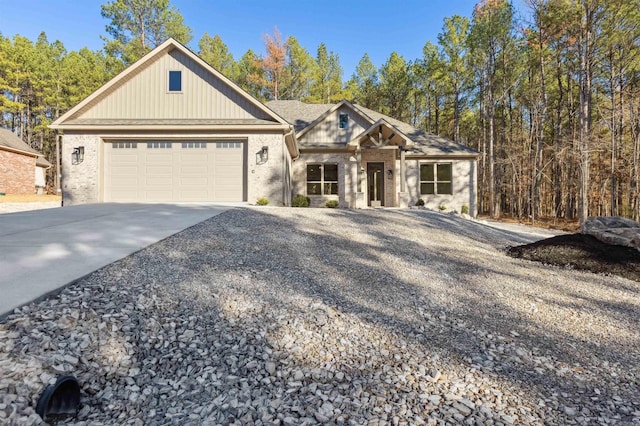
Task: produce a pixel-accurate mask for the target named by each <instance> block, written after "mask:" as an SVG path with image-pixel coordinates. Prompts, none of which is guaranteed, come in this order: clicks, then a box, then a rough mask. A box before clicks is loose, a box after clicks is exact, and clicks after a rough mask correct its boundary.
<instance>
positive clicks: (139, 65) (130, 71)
mask: <svg viewBox="0 0 640 426" xmlns="http://www.w3.org/2000/svg"><path fill="white" fill-rule="evenodd" d="M173 50H178V51H180V52H181V53H182V54H184V55H186V56H187V57H188V58H190V59H191V60H193V61H194V62H195V63H196V64H198V65H199V66H201V67H202V68H204V70H205V71H206V72H208V73H209V74H211V75H213V77H215V78H216V79H218V80H220V81H221V82H222V83H224V84H225V85H226V86H227V87H229V88H230V89H231V90H232V91H234V92H236V93H237V94H239V95H240V96H241V97H242V98H244V99H246V100H247V101H248V102H249V104H251V105H253V106H254V107H255V108H257V109H258V110H259V111H261V112H262V113H264V114H265V116H266V117H268V119H266V120H264V119H259V120H255V121H256V122H255V123H254V122H253V121H251V122H250V123H241V124H239V123H226V122H221V123H213V124H212V123H206V122H204V121H203V122H202V124H203V125H213V126H215V125H252V124H258V125H264V124H265V123H267V124H269V125H271V126H275V127H279V128H285V129H288V128H289V124H288V123H287V122H286V121H285V120H284V119H283V118H282V117H280V116H278V115H277V114H275V113H274V112H273V111H272V110H270V109H269V108H267V107H266V106H265V105H264V104H263V103H262V102H260V101H258V100H257V99H255V98H254V97H253V96H251V95H250V94H248V93H247V92H245V91H244V90H243V89H242V88H240V87H239V86H238V85H237V84H235V83H234V82H233V81H231V80H230V79H228V78H227V77H225V76H224V75H223V74H222V73H220V72H219V71H217V70H216V69H215V68H213V67H212V66H211V65H209V64H208V63H206V62H205V61H204V60H203V59H201V58H200V57H199V56H198V55H196V54H195V53H194V52H192V51H191V50H189V49H188V48H187V47H185V46H184V45H182V44H181V43H179V42H178V41H176V40H174V39H173V38H169V39H168V40H166V41H165V42H164V43H162V44H161V45H159V46H158V47H156V48H155V49H153V50H152V51H151V52H149V53H147V54H146V55H145V56H143V57H142V58H141V59H139V60H138V61H137V62H135V63H134V64H133V65H131V66H129V67H128V68H126V69H125V70H124V71H122V72H121V73H120V74H118V75H117V76H115V77H114V78H112V79H111V80H110V81H109V82H107V83H106V84H105V85H103V86H102V87H100V88H99V89H98V90H96V91H95V92H93V93H92V94H91V95H89V96H88V97H87V98H85V99H84V100H83V101H82V102H80V103H79V104H78V105H76V106H75V107H73V108H72V109H70V110H69V111H67V112H66V113H65V114H63V115H62V116H61V117H59V118H58V119H57V120H55V121H54V122H53V123H52V124H51V125H50V126H49V127H50V128H52V129H65V128H66V129H70V128H86V126H94V127H95V126H107V125H108V126H111V127H114V126H144V125H149V124H153V125H162V124H164V125H168V126H179V125H184V126H188V124H175V121H176V120H169V121H173V122H167V123H158V122H155V123H152V122H150V121H149V122H147V121H144V122H141V123H134V124H132V123H130V122H127V120H126V119H124V117H123V120H122V121H120V120H117V119H116V120H111V121H109V122H100V121H96V122H87V121H84V122H83V121H80V120H82V119H79V117H78V116H80V115H81V114H82V113H83V112H84V111H86V110H88V109H90V108H91V107H93V106H94V105H96V104H98V103H99V102H100V101H101V100H102V99H104V98H106V97H107V96H109V95H110V94H112V93H113V92H115V91H116V90H117V89H118V88H119V87H121V86H122V85H123V84H125V83H126V82H128V81H129V80H130V79H132V78H133V77H135V76H136V75H138V74H139V73H141V72H142V71H144V70H145V69H146V68H147V67H148V66H150V65H151V64H152V63H153V62H154V61H155V60H156V59H157V58H159V57H161V56H162V55H166V54H168V53H169V52H171V51H173Z"/></svg>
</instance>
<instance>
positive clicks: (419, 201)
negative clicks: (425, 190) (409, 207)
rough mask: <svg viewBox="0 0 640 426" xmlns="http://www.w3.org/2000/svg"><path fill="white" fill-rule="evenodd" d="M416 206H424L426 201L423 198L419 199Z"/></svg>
mask: <svg viewBox="0 0 640 426" xmlns="http://www.w3.org/2000/svg"><path fill="white" fill-rule="evenodd" d="M416 206H424V200H423V199H422V198H418V201H416Z"/></svg>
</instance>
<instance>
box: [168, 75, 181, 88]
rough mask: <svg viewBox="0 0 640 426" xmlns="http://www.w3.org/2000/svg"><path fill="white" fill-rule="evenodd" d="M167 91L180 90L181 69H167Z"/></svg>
mask: <svg viewBox="0 0 640 426" xmlns="http://www.w3.org/2000/svg"><path fill="white" fill-rule="evenodd" d="M169 91H170V92H182V71H169Z"/></svg>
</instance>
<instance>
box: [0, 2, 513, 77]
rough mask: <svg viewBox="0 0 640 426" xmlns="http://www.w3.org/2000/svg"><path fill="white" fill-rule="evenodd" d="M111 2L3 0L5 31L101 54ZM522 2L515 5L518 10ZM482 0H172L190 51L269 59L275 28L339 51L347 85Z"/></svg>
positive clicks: (417, 50)
mask: <svg viewBox="0 0 640 426" xmlns="http://www.w3.org/2000/svg"><path fill="white" fill-rule="evenodd" d="M106 2H107V0H0V33H1V34H2V35H3V36H5V37H13V36H14V35H15V34H20V35H22V36H25V37H27V38H29V39H31V40H33V41H35V40H36V39H37V37H38V35H39V34H40V32H41V31H44V32H45V33H46V34H47V38H48V39H49V42H53V41H55V40H60V41H61V42H62V43H63V44H64V46H65V47H66V48H67V50H78V49H80V48H82V47H85V46H86V47H88V48H90V49H91V50H99V49H101V48H102V47H103V45H104V41H103V40H102V39H101V38H100V36H106V31H105V27H106V25H107V24H108V21H107V20H106V19H104V18H102V16H101V15H100V5H101V4H103V3H106ZM522 2H523V0H514V6H515V7H516V9H520V8H521V6H522ZM476 3H477V0H422V1H419V0H396V1H382V0H369V1H364V0H351V1H344V0H341V1H337V0H315V1H312V0H297V1H296V0H271V1H265V0H262V1H257V0H235V1H228V0H171V4H172V5H175V6H176V7H177V8H178V9H179V11H180V12H181V13H182V15H183V16H184V20H185V23H186V24H187V25H188V26H190V27H191V29H192V31H193V39H192V40H191V42H190V43H189V44H188V47H189V48H191V49H192V50H193V51H195V52H197V51H198V41H199V40H200V38H201V37H202V35H203V34H204V33H205V32H208V33H209V35H211V36H213V35H214V34H219V35H220V37H221V38H222V40H223V41H224V42H225V43H226V44H227V46H228V47H229V50H230V51H231V53H232V54H233V56H234V58H235V59H236V60H237V59H239V58H240V57H241V56H242V55H243V54H244V53H245V52H246V51H247V50H248V49H249V48H251V49H253V51H254V52H257V53H259V54H261V53H264V44H263V41H262V40H263V35H264V34H265V33H272V32H273V28H274V26H276V27H277V28H278V30H279V31H280V32H281V33H282V35H283V38H286V37H288V36H290V35H293V36H295V37H296V38H297V39H298V41H299V42H300V44H301V45H302V46H303V47H305V48H306V49H307V50H308V51H309V53H310V54H311V55H312V56H314V57H315V55H316V51H317V48H318V45H319V44H320V43H322V42H324V43H325V44H326V45H327V49H328V50H330V51H333V52H334V53H337V54H338V55H339V57H340V64H341V65H342V68H343V70H344V75H343V78H344V80H347V79H348V78H349V77H350V76H351V75H352V74H353V73H354V71H355V67H356V65H357V64H358V61H359V60H360V59H361V58H362V56H363V55H364V54H365V53H368V54H369V56H370V58H371V60H372V61H373V63H374V64H375V65H376V66H378V67H379V66H380V65H382V64H383V63H384V62H385V61H386V60H387V58H388V57H389V55H390V54H391V52H393V51H395V52H397V53H399V54H400V55H402V56H403V57H404V58H405V60H407V61H409V60H414V59H417V58H419V57H421V56H422V48H423V46H424V45H425V43H426V42H427V41H431V42H432V43H437V36H438V33H440V32H441V30H442V24H443V20H444V18H445V17H449V16H452V15H454V14H458V15H462V16H467V17H469V18H470V17H471V14H472V12H473V8H474V6H475V4H476Z"/></svg>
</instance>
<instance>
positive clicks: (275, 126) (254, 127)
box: [49, 123, 289, 132]
mask: <svg viewBox="0 0 640 426" xmlns="http://www.w3.org/2000/svg"><path fill="white" fill-rule="evenodd" d="M49 127H50V128H52V129H55V130H62V131H64V130H144V131H149V130H227V131H228V130H253V131H256V130H279V131H283V132H284V131H286V130H289V125H288V124H287V125H284V124H279V123H278V124H244V125H243V124H240V125H238V124H233V125H229V124H218V125H211V124H181V125H175V124H154V125H149V124H146V125H132V124H124V125H113V124H112V125H107V124H58V125H53V124H52V125H50V126H49Z"/></svg>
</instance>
